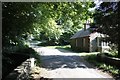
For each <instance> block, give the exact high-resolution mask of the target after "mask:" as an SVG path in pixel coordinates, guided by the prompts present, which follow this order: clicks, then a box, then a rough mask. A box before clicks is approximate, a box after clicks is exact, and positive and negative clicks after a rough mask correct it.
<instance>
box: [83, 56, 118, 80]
mask: <svg viewBox="0 0 120 80" xmlns="http://www.w3.org/2000/svg"><path fill="white" fill-rule="evenodd" d="M82 57H83V58H84V59H85V60H87V61H88V62H89V63H91V64H93V65H94V66H95V67H96V68H98V69H101V70H102V71H105V72H108V73H110V74H111V75H112V76H113V77H115V78H117V77H119V78H120V75H119V74H120V70H119V69H118V68H117V67H116V66H111V65H108V64H106V63H104V62H99V61H98V60H97V55H96V54H91V55H85V56H82Z"/></svg>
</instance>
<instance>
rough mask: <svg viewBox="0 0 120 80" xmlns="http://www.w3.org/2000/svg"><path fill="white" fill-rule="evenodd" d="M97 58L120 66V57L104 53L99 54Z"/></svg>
mask: <svg viewBox="0 0 120 80" xmlns="http://www.w3.org/2000/svg"><path fill="white" fill-rule="evenodd" d="M97 60H98V61H102V62H105V63H107V64H110V65H113V66H117V67H120V59H119V58H113V57H108V56H106V55H104V54H97Z"/></svg>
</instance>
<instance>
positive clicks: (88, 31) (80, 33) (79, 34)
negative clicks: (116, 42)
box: [70, 28, 105, 39]
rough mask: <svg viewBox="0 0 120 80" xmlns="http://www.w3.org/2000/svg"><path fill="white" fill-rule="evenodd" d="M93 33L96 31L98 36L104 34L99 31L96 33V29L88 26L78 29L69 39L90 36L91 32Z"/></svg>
mask: <svg viewBox="0 0 120 80" xmlns="http://www.w3.org/2000/svg"><path fill="white" fill-rule="evenodd" d="M95 33H97V34H96V35H97V36H98V37H105V35H104V34H101V33H98V32H97V31H95V28H88V29H86V30H84V29H82V30H80V31H78V32H77V33H75V34H74V35H73V36H72V37H71V38H70V39H75V38H80V37H86V36H91V35H92V34H95Z"/></svg>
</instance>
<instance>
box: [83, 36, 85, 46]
mask: <svg viewBox="0 0 120 80" xmlns="http://www.w3.org/2000/svg"><path fill="white" fill-rule="evenodd" d="M83 47H85V38H83Z"/></svg>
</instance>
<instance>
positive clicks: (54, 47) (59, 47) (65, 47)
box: [46, 45, 71, 51]
mask: <svg viewBox="0 0 120 80" xmlns="http://www.w3.org/2000/svg"><path fill="white" fill-rule="evenodd" d="M46 47H48V48H52V49H65V50H69V51H71V47H70V45H64V46H46Z"/></svg>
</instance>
